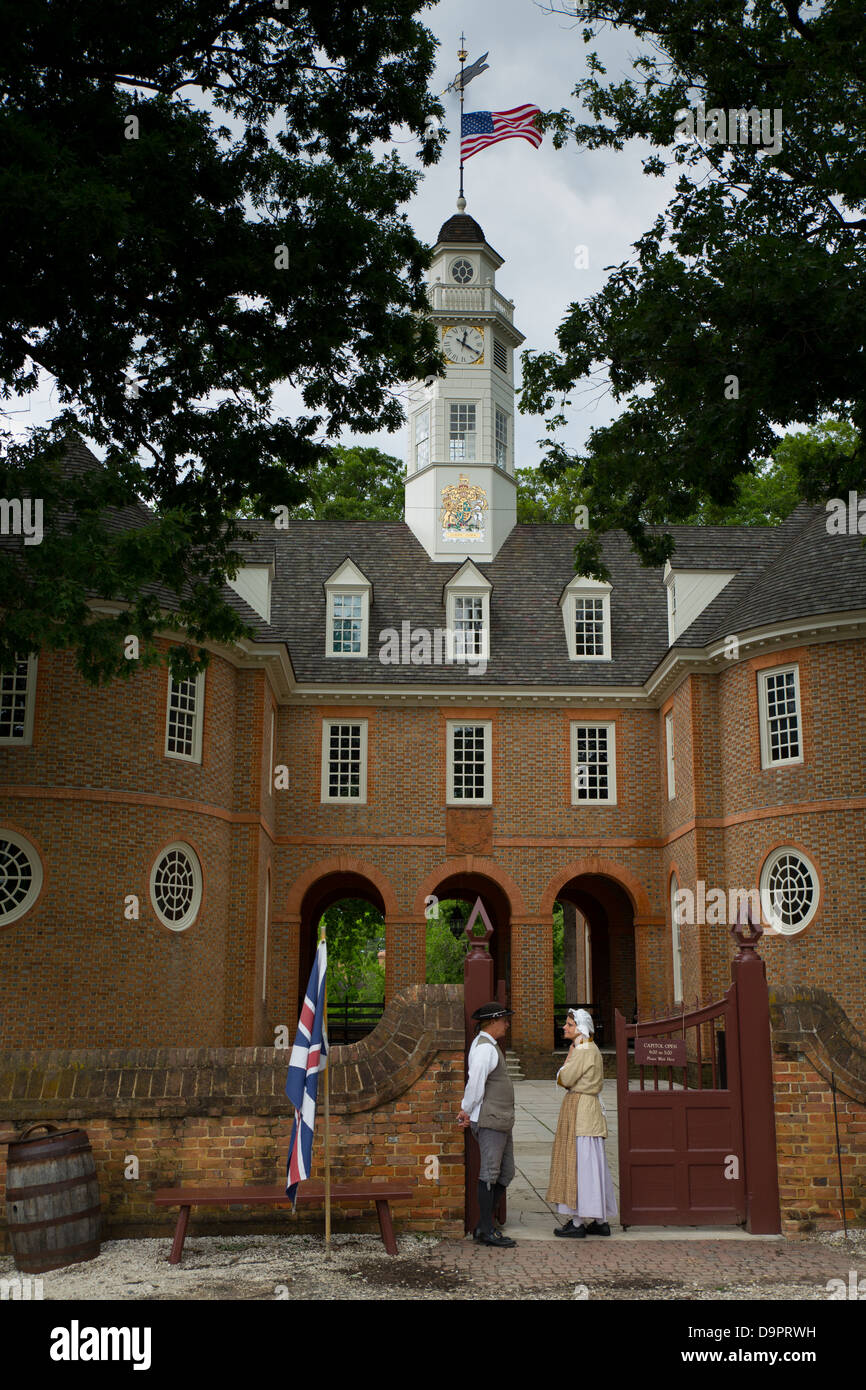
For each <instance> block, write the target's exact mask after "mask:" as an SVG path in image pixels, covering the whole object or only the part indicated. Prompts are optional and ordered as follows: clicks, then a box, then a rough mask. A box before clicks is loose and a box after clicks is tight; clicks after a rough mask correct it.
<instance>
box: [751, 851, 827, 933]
mask: <svg viewBox="0 0 866 1390" xmlns="http://www.w3.org/2000/svg"><path fill="white" fill-rule="evenodd" d="M819 898H820V888H819V884H818V874H817V872H816V870H815V866H814V864H812V863H810V861H809V860H808V859H807V858H806V856H805V854H803V853H802V852H801V851H800V850H798V849H791V848H790V847H786V848H784V849H777V850H774V851H773V853H772V854H771V855H770V857H769V858H768V859H767V860H765V862H764V867H763V868H762V870H761V909H762V911H763V914H764V918H765V920H766V921H767V922H769V924H770V926H771V927H775V928H776V930H777V931H778V932H782V933H783V935H785V936H796V935H797V933H798V932H801V931H802V930H803V928H804V927H807V926H808V925H809V923H810V922H811V921H812V918H813V917H814V916H815V913H816V912H817V911H818V901H819Z"/></svg>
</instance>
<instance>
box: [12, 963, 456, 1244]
mask: <svg viewBox="0 0 866 1390" xmlns="http://www.w3.org/2000/svg"><path fill="white" fill-rule="evenodd" d="M462 1015H463V1010H462V991H461V990H460V989H459V988H458V987H457V986H453V985H440V986H430V987H425V986H420V987H416V988H415V989H411V990H407V991H405V992H403V993H402V994H400V995H399V996H397V998H396V999H395V1000H394V1001H393V1003H392V1004H391V1005H390V1006H389V1008H388V1010H387V1011H386V1014H385V1016H384V1018H383V1020H382V1022H381V1023H380V1025H379V1027H378V1028H377V1030H376V1036H375V1038H372V1037H371V1038H368V1039H365V1040H364V1041H363V1042H361V1043H357V1044H354V1045H353V1046H352V1047H335V1048H334V1049H333V1051H332V1054H331V1072H330V1081H331V1143H332V1155H333V1159H332V1177H333V1179H334V1181H340V1180H349V1179H353V1180H356V1181H357V1180H358V1179H364V1178H369V1179H370V1180H371V1181H372V1180H375V1179H377V1178H378V1179H388V1178H390V1179H393V1180H395V1181H402V1182H407V1181H408V1182H410V1183H413V1184H415V1188H416V1194H415V1196H414V1198H413V1199H412V1200H411V1201H408V1202H401V1203H399V1204H396V1203H395V1206H394V1208H393V1212H392V1214H393V1215H394V1217H395V1220H396V1228H397V1230H398V1232H399V1231H400V1230H401V1229H402V1230H415V1231H435V1232H437V1233H438V1234H441V1235H460V1234H462V1231H463V1203H464V1176H463V1174H464V1169H463V1137H462V1132H461V1131H460V1130H459V1129H458V1127H457V1125H456V1123H455V1117H456V1114H457V1110H458V1109H459V1105H460V1100H461V1097H462V1094H463V1084H464V1082H463V1017H462ZM287 1065H288V1053H287V1052H286V1051H285V1050H282V1051H276V1050H274V1049H272V1048H239V1049H209V1048H201V1049H174V1048H161V1049H151V1050H149V1051H144V1050H138V1051H124V1050H122V1049H112V1050H110V1051H103V1052H95V1051H87V1052H54V1053H49V1054H46V1053H41V1052H38V1051H32V1052H29V1053H27V1052H23V1053H18V1054H5V1055H0V1129H2V1130H3V1131H4V1132H8V1131H9V1130H10V1129H11V1128H13V1127H14V1128H15V1130H16V1132H18V1133H20V1132H22V1130H23V1128H24V1126H25V1124H28V1123H31V1122H33V1121H34V1120H37V1119H45V1120H51V1121H53V1122H54V1123H55V1124H60V1125H61V1127H63V1128H67V1127H69V1125H75V1126H80V1127H82V1128H84V1129H85V1130H86V1131H87V1134H88V1136H89V1139H90V1144H91V1147H92V1149H93V1153H94V1159H95V1163H96V1171H97V1176H98V1178H99V1185H100V1192H101V1195H102V1203H103V1216H104V1226H103V1237H104V1238H107V1237H109V1236H111V1237H115V1238H116V1237H118V1236H133V1235H156V1234H160V1233H161V1232H167V1230H168V1228H169V1227H171V1226H173V1224H174V1222H175V1220H176V1219H177V1212H176V1210H174V1211H172V1210H168V1211H165V1210H162V1209H160V1210H159V1211H158V1210H157V1209H156V1208H155V1207H154V1206H153V1204H152V1202H151V1194H152V1192H153V1191H154V1189H156V1188H158V1187H171V1186H175V1185H179V1184H186V1185H192V1184H202V1183H212V1182H219V1183H232V1184H245V1183H260V1184H265V1185H273V1184H276V1183H280V1182H282V1181H283V1179H284V1175H285V1169H286V1160H287V1156H288V1147H289V1140H290V1137H291V1129H292V1118H291V1117H292V1111H291V1106H290V1105H289V1102H288V1101H287V1099H286V1096H285V1092H284V1087H285V1078H286V1068H287ZM6 1154H7V1150H6V1147H5V1146H3V1145H0V1187H5V1165H6ZM130 1156H134V1157H135V1158H137V1159H138V1177H137V1178H133V1179H131V1178H127V1177H126V1176H125V1170H126V1168H127V1164H128V1160H129V1157H130ZM431 1158H435V1159H436V1160H437V1162H438V1175H436V1176H434V1175H433V1169H434V1167H435V1165H433V1164H432V1163H431V1162H430V1159H431ZM426 1170H430V1175H429V1176H428V1175H427V1171H426ZM321 1176H322V1129H321V1119H320V1120H319V1123H318V1125H317V1133H316V1141H315V1146H314V1168H313V1173H312V1177H313V1178H314V1179H316V1178H319V1177H321ZM192 1223H193V1231H194V1232H195V1231H198V1232H204V1231H206V1230H216V1229H219V1230H227V1229H244V1230H250V1229H263V1230H275V1229H276V1230H278V1229H287V1230H296V1229H299V1228H300V1229H320V1228H321V1217H320V1216H317V1215H315V1209H314V1208H309V1209H308V1208H299V1214H298V1216H297V1217H293V1216H292V1215H291V1212H290V1210H288V1209H283V1208H277V1207H275V1208H273V1209H270V1208H268V1209H267V1210H266V1211H263V1210H262V1209H256V1208H253V1209H251V1210H250V1211H248V1212H246V1213H238V1212H235V1211H232V1212H229V1211H228V1209H227V1208H222V1209H216V1208H213V1209H210V1210H209V1211H206V1212H205V1214H204V1215H196V1214H195V1213H193V1217H192ZM347 1223H351V1224H352V1226H353V1227H354V1228H357V1229H370V1230H374V1229H378V1227H377V1225H376V1217H375V1211H374V1210H371V1211H367V1210H366V1209H354V1208H353V1209H347V1211H346V1213H345V1214H344V1213H341V1212H339V1210H338V1209H335V1212H334V1225H335V1229H340V1228H341V1226H344V1225H345V1224H347ZM0 1247H2V1248H3V1249H8V1248H9V1241H8V1233H7V1231H6V1228H5V1226H0Z"/></svg>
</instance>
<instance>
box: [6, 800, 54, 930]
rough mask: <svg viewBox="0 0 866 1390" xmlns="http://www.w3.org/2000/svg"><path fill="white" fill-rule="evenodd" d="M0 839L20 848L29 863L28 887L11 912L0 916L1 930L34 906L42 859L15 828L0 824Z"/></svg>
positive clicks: (39, 887) (41, 873) (39, 889)
mask: <svg viewBox="0 0 866 1390" xmlns="http://www.w3.org/2000/svg"><path fill="white" fill-rule="evenodd" d="M0 839H3V840H8V841H9V843H10V844H12V845H15V846H16V847H17V848H18V849H20V850H22V851H23V853H24V854H25V855H26V857H27V860H28V862H29V864H30V887H29V889H28V890H27V893H26V895H25V896H24V897H23V898H22V899H21V901H20V903H19V904H18V906H17V907H16V908H13V910H12V911H11V912H8V913H6V914H5V915H4V916H2V917H0V931H2V930H3V928H4V927H9V926H11V925H12V923H13V922H17V921H18V920H19V918H21V917H24V916H25V915H26V914H27V913H28V912H29V911H30V910H31V908H33V907H35V905H36V903H37V902H38V900H39V895H40V893H41V892H42V884H43V872H42V860H41V859H40V857H39V853H38V851H37V849H36V846H35V845H33V844H31V843H30V841H29V840H28V839H27V838H26V836H24V835H19V834H18V833H17V831H15V830H7V829H6V828H5V827H3V826H0Z"/></svg>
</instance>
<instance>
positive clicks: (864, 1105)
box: [770, 989, 866, 1235]
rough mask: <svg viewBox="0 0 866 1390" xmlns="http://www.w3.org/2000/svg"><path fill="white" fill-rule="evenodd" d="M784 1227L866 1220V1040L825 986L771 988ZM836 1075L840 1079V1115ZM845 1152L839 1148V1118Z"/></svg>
mask: <svg viewBox="0 0 866 1390" xmlns="http://www.w3.org/2000/svg"><path fill="white" fill-rule="evenodd" d="M770 999H771V1010H772V1018H773V1089H774V1094H775V1111H776V1150H777V1154H778V1161H779V1202H780V1207H781V1213H782V1230H783V1232H784V1233H785V1234H788V1235H792V1234H796V1233H798V1232H802V1231H810V1230H814V1229H816V1228H817V1229H824V1228H826V1229H829V1230H837V1229H840V1228H841V1226H842V1197H841V1192H840V1184H839V1167H840V1163H841V1169H842V1184H843V1189H844V1195H845V1208H846V1213H847V1219H848V1224H849V1226H855V1227H856V1226H859V1227H861V1228H862V1227H863V1226H864V1225H866V1040H864V1038H863V1036H862V1035H861V1034H859V1033H858V1032H857V1030H856V1029H854V1028H853V1027H852V1026H851V1023H850V1020H849V1019H848V1018H847V1017H846V1015H845V1013H844V1011H843V1010H842V1009H841V1008H840V1007H839V1005H838V1003H837V1002H836V1001H835V1000H834V999H833V998H832V996H831V995H829V994H827V993H826V992H825V991H823V990H819V989H809V990H783V989H777V990H775V991H772V992H771V996H770ZM831 1075H832V1076H834V1077H835V1083H836V1118H835V1120H834V1108H833V1090H832V1087H831V1084H830V1081H831ZM837 1121H838V1126H839V1149H838V1154H837V1147H836V1122H837Z"/></svg>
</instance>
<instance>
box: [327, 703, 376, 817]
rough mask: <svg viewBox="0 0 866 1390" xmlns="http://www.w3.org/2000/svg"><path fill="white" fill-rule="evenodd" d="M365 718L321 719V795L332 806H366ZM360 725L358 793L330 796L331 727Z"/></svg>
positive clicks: (366, 722)
mask: <svg viewBox="0 0 866 1390" xmlns="http://www.w3.org/2000/svg"><path fill="white" fill-rule="evenodd" d="M368 723H369V721H368V720H366V719H352V718H347V719H323V720H322V777H321V788H320V789H321V797H322V801H323V802H327V803H329V804H330V805H332V806H366V804H367V726H368ZM345 724H348V725H352V726H353V727H354V726H360V730H361V738H360V745H359V769H358V795H357V796H332V795H331V788H330V781H331V778H330V773H331V729H332V728H334V726H335V725H345Z"/></svg>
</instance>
